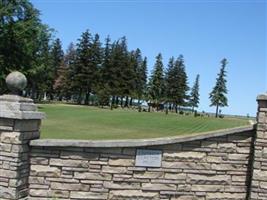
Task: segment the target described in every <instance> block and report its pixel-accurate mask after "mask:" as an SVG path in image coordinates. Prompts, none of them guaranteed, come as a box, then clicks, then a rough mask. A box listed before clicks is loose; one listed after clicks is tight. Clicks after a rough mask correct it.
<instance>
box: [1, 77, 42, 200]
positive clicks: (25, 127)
mask: <svg viewBox="0 0 267 200" xmlns="http://www.w3.org/2000/svg"><path fill="white" fill-rule="evenodd" d="M8 77H9V80H8V79H7V80H6V82H7V84H8V87H9V88H10V89H11V90H12V93H13V94H11V95H3V96H0V199H23V198H24V197H27V195H28V177H29V172H30V161H29V156H30V146H29V142H30V140H32V139H37V138H39V136H40V133H39V128H40V124H41V119H43V118H44V114H43V113H41V112H38V111H37V107H36V105H35V104H34V103H33V101H32V100H31V99H28V98H23V97H21V96H18V95H16V94H14V93H17V92H21V90H22V89H23V88H24V87H25V86H26V84H25V80H26V78H25V76H24V75H23V74H21V73H19V72H13V73H11V74H10V75H9V76H8Z"/></svg>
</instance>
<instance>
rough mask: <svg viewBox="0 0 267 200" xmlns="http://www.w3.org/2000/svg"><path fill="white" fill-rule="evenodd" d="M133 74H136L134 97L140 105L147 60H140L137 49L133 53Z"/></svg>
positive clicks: (145, 78) (145, 77)
mask: <svg viewBox="0 0 267 200" xmlns="http://www.w3.org/2000/svg"><path fill="white" fill-rule="evenodd" d="M135 63H136V64H135V65H136V66H135V74H136V84H135V85H136V88H135V96H136V97H137V98H138V103H140V100H141V98H142V97H143V95H144V92H145V89H146V81H147V58H146V57H145V58H144V59H143V58H142V55H141V50H140V49H139V48H138V49H136V51H135Z"/></svg>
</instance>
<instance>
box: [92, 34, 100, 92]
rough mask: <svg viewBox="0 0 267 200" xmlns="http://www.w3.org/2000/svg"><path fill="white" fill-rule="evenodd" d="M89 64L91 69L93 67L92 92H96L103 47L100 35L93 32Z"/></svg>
mask: <svg viewBox="0 0 267 200" xmlns="http://www.w3.org/2000/svg"><path fill="white" fill-rule="evenodd" d="M91 54H92V55H91V56H92V59H91V65H92V69H94V70H95V71H94V76H95V77H94V78H93V79H92V81H93V82H92V91H91V92H92V93H94V94H96V93H97V90H98V88H99V82H100V80H101V77H100V70H101V67H102V63H103V49H102V44H101V42H100V37H99V35H98V34H95V36H94V39H93V42H92V45H91Z"/></svg>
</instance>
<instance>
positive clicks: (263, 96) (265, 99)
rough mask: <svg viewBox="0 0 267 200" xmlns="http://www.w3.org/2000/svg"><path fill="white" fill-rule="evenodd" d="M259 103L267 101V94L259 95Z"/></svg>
mask: <svg viewBox="0 0 267 200" xmlns="http://www.w3.org/2000/svg"><path fill="white" fill-rule="evenodd" d="M257 101H267V93H264V94H260V95H258V96H257Z"/></svg>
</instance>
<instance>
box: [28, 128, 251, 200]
mask: <svg viewBox="0 0 267 200" xmlns="http://www.w3.org/2000/svg"><path fill="white" fill-rule="evenodd" d="M212 135H213V134H208V135H206V136H205V135H204V136H202V139H197V140H193V138H192V137H191V138H190V139H188V138H186V137H185V138H183V140H181V142H178V143H173V144H165V145H152V146H147V145H146V146H142V144H139V146H140V147H126V146H127V145H126V144H124V145H122V146H125V147H118V148H114V147H102V148H100V147H82V148H81V147H75V145H74V144H75V143H74V142H73V141H72V142H69V143H68V142H67V141H65V142H61V141H58V146H54V147H53V146H51V145H55V144H49V142H47V145H44V142H42V140H40V141H38V140H37V141H33V142H32V149H31V173H30V177H29V184H30V185H29V199H36V200H37V199H38V200H42V199H49V198H50V199H53V198H57V199H114V200H119V199H138V200H140V199H162V200H176V199H177V200H178V199H179V200H185V199H186V200H190V199H197V200H215V199H235V200H238V199H246V198H247V196H248V191H249V188H248V186H249V183H250V179H251V176H250V173H249V171H250V167H251V166H250V165H251V158H252V156H251V149H252V148H251V147H252V146H251V145H252V140H253V136H254V135H255V131H254V129H253V128H251V127H249V128H246V129H240V130H239V131H238V130H235V131H232V132H231V131H230V132H229V131H228V132H225V133H223V132H222V133H221V134H220V136H216V137H214V136H212ZM196 138H198V137H196ZM187 140H189V141H187ZM166 141H168V140H166ZM51 142H52V143H53V141H51ZM78 143H79V142H77V145H76V146H79V145H78ZM141 143H142V142H141ZM151 143H152V142H151ZM166 143H168V142H166ZM93 144H94V146H96V143H93ZM129 144H130V143H129ZM90 145H91V146H92V144H90V143H89V144H88V146H90ZM99 145H101V144H99ZM117 145H118V146H120V143H118V144H117ZM59 146H61V147H59ZM63 146H65V147H63ZM68 146H69V147H68ZM70 146H72V147H70ZM82 146H86V145H85V144H83V145H82ZM102 146H103V144H102ZM112 146H116V144H113V145H112ZM130 146H133V145H132V144H130ZM144 148H145V149H154V150H155V149H156V150H162V164H161V167H155V168H149V167H136V166H135V157H136V149H144Z"/></svg>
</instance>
